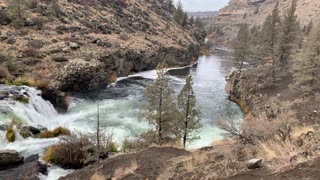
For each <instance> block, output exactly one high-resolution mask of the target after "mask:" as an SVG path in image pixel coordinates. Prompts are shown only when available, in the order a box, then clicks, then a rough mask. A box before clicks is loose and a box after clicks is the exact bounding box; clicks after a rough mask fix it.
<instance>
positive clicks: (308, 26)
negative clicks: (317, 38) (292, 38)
mask: <svg viewBox="0 0 320 180" xmlns="http://www.w3.org/2000/svg"><path fill="white" fill-rule="evenodd" d="M312 28H313V22H312V20H311V21H310V22H309V23H308V25H307V26H306V30H305V33H306V34H307V35H309V34H310V32H311V31H312Z"/></svg>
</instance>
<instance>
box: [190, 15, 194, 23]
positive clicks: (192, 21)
mask: <svg viewBox="0 0 320 180" xmlns="http://www.w3.org/2000/svg"><path fill="white" fill-rule="evenodd" d="M189 23H190V24H191V25H193V24H194V17H193V16H191V18H190V20H189Z"/></svg>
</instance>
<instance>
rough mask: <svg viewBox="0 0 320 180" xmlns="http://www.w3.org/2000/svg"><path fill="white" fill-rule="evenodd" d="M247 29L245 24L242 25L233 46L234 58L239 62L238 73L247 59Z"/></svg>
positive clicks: (248, 52)
mask: <svg viewBox="0 0 320 180" xmlns="http://www.w3.org/2000/svg"><path fill="white" fill-rule="evenodd" d="M249 38H250V36H249V28H248V25H247V24H242V25H241V26H240V30H239V32H238V36H237V42H236V43H235V46H234V57H235V59H236V60H239V61H240V62H241V64H240V67H239V71H241V70H242V66H243V63H244V61H245V60H246V59H247V58H248V56H249V54H250V51H249Z"/></svg>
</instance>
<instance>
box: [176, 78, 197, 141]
mask: <svg viewBox="0 0 320 180" xmlns="http://www.w3.org/2000/svg"><path fill="white" fill-rule="evenodd" d="M192 84H193V83H192V77H191V76H188V77H187V80H186V84H185V85H184V86H183V88H182V90H181V92H180V94H179V96H178V110H179V115H180V116H179V122H178V127H179V132H180V134H181V137H182V141H183V146H184V147H186V143H187V142H191V141H193V140H194V139H196V138H197V137H196V133H197V130H199V128H201V124H200V110H199V109H198V108H197V105H196V97H195V93H194V91H193V88H192Z"/></svg>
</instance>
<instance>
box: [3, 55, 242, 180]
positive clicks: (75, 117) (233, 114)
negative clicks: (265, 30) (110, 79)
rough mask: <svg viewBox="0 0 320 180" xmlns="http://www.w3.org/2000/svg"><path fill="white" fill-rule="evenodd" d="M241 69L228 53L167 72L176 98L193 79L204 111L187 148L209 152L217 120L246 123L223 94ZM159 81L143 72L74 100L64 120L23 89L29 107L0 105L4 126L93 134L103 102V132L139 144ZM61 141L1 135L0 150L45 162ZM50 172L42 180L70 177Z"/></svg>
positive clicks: (153, 73)
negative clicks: (151, 89)
mask: <svg viewBox="0 0 320 180" xmlns="http://www.w3.org/2000/svg"><path fill="white" fill-rule="evenodd" d="M237 65H238V63H237V62H236V61H234V60H233V58H232V56H231V54H230V52H229V51H227V50H224V49H219V50H217V52H216V53H215V54H214V55H210V56H203V57H200V58H199V60H198V62H197V64H195V65H194V66H192V67H184V68H177V69H170V70H169V71H168V73H169V75H170V84H171V86H172V87H173V88H174V89H175V91H176V93H178V92H179V91H180V89H181V88H182V86H183V84H184V82H185V78H186V76H187V75H188V74H189V73H191V75H192V76H193V81H194V91H195V93H196V98H197V103H198V105H199V106H200V107H201V111H202V121H201V122H202V125H203V127H202V129H201V130H200V134H199V136H200V139H198V140H195V141H194V142H193V143H192V144H189V145H188V148H190V149H192V148H201V147H204V146H209V145H211V144H212V142H213V141H214V140H217V139H219V138H221V132H220V131H219V130H218V129H217V128H216V127H214V122H215V120H216V119H217V118H220V117H221V118H242V112H241V110H240V108H239V107H238V106H237V105H235V104H234V103H232V102H230V101H229V100H228V98H227V95H226V94H225V92H224V87H225V84H226V82H225V76H226V75H227V74H228V73H229V72H230V71H231V70H232V69H233V68H234V67H236V66H237ZM155 78H156V71H155V70H153V71H146V72H141V73H138V74H135V75H132V76H129V77H125V78H119V79H118V81H117V82H116V83H115V84H113V85H112V86H110V87H107V88H106V89H104V90H103V91H101V92H100V93H99V94H94V93H89V94H76V95H74V97H73V98H72V103H71V105H70V107H69V110H68V113H66V114H58V113H57V111H56V110H55V109H54V107H53V106H52V105H51V104H50V103H49V102H47V101H45V100H43V99H42V98H41V96H39V94H41V92H40V91H38V90H36V89H34V88H29V87H21V89H22V90H21V91H25V92H26V93H27V94H29V96H30V101H29V103H28V104H23V103H20V102H16V101H11V102H10V101H5V100H2V101H1V100H0V125H1V124H4V123H5V122H7V121H8V120H9V119H10V118H12V116H15V117H18V118H19V119H21V121H23V123H24V124H28V125H32V126H35V127H39V126H43V127H46V128H48V129H53V128H56V127H58V126H63V127H66V128H68V129H70V130H72V131H76V132H81V133H93V132H94V131H95V121H96V113H97V102H98V101H99V103H100V119H101V121H102V122H101V124H102V128H103V129H104V130H105V132H106V133H108V132H111V131H112V132H113V133H114V140H115V142H118V143H119V144H121V142H123V141H124V140H125V139H126V138H129V139H130V138H135V137H136V136H138V135H140V134H142V133H144V132H146V131H148V129H150V128H151V127H150V126H149V125H148V124H147V123H146V122H143V121H140V118H139V111H140V108H141V106H142V105H143V103H144V101H145V97H144V90H145V87H146V85H147V83H150V82H152V80H153V79H155ZM15 88H17V87H10V86H4V85H0V91H10V89H15ZM58 141H59V139H58V138H52V139H34V138H27V139H23V138H22V137H20V136H19V135H18V134H17V140H16V141H15V142H14V143H7V141H6V139H5V132H4V131H1V130H0V150H3V149H14V150H16V151H18V152H19V153H20V154H21V155H23V156H25V157H27V156H29V155H32V154H35V153H38V154H40V156H41V154H43V152H44V150H45V149H46V148H47V147H48V146H50V145H52V144H54V143H57V142H58ZM49 170H50V171H49V174H48V176H43V177H41V179H57V178H58V177H60V176H62V175H65V174H68V173H70V171H69V170H63V169H60V168H58V167H55V166H53V167H51V169H49Z"/></svg>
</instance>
